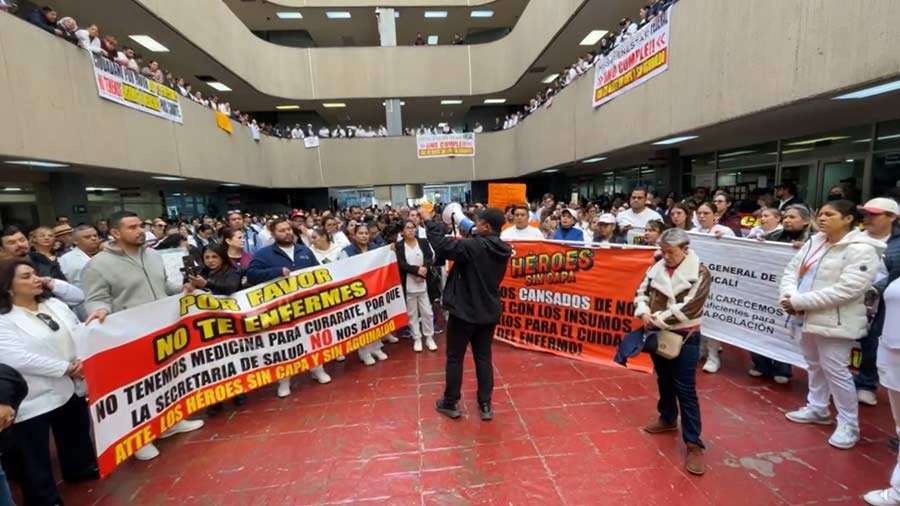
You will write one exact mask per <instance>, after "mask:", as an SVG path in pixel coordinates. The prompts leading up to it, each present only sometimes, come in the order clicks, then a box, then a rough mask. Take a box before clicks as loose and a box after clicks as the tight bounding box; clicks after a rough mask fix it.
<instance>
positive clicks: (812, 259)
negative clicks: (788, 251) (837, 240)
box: [800, 241, 831, 278]
mask: <svg viewBox="0 0 900 506" xmlns="http://www.w3.org/2000/svg"><path fill="white" fill-rule="evenodd" d="M826 246H827V248H826V249H825V251H822V248H825V247H826ZM830 249H831V244H828V241H825V242H823V243H822V244H820V245H819V247H818V248H816V250H815V251H813V252H812V253H810V254H809V255H808V256H807V257H806V261H804V262H803V264H802V265H801V266H800V277H801V278H802V277H803V276H806V273H807V272H809V270H810V269H811V268H812V266H813V265H815V264H816V263H817V262H818V261H819V260H821V259H822V257H824V256H825V253H828V250H830ZM819 252H821V253H822V254H821V255H819Z"/></svg>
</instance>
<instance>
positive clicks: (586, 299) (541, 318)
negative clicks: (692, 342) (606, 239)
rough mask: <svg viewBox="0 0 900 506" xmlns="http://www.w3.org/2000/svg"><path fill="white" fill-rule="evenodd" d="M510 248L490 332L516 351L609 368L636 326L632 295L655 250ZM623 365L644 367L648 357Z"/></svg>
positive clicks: (533, 244) (544, 244)
mask: <svg viewBox="0 0 900 506" xmlns="http://www.w3.org/2000/svg"><path fill="white" fill-rule="evenodd" d="M510 245H511V246H512V247H513V255H512V257H511V258H510V260H509V266H508V267H507V271H506V277H505V278H504V279H503V283H502V284H501V285H500V300H501V302H502V304H503V313H502V314H501V317H500V323H499V324H498V325H497V329H496V331H495V334H494V337H495V338H496V339H498V340H500V341H503V342H506V343H509V344H511V345H513V346H516V347H519V348H524V349H528V350H535V351H543V352H547V353H553V354H555V355H560V356H563V357H569V358H574V359H577V360H582V361H585V362H591V363H595V364H605V365H614V362H613V357H614V356H615V354H616V348H617V346H618V345H619V343H620V342H621V340H622V336H624V335H625V334H626V333H628V332H630V331H631V330H633V329H636V328H638V327H639V326H640V320H638V319H636V318H634V316H633V315H634V293H635V291H636V290H637V288H638V286H640V284H641V281H642V280H643V277H644V273H645V272H646V271H647V269H648V268H649V267H650V266H651V265H652V264H653V254H654V250H653V249H652V248H622V247H616V248H611V247H595V246H591V245H583V246H582V245H567V244H563V243H558V242H550V241H516V242H513V243H510ZM616 367H618V365H616ZM628 367H629V368H630V369H637V370H641V371H645V372H649V371H650V370H651V367H652V366H651V363H650V357H649V356H647V355H646V354H642V355H639V356H637V357H635V358H633V359H630V360H629V361H628Z"/></svg>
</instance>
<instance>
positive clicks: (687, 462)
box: [684, 443, 706, 476]
mask: <svg viewBox="0 0 900 506" xmlns="http://www.w3.org/2000/svg"><path fill="white" fill-rule="evenodd" d="M684 467H685V469H687V472H689V473H691V474H693V475H696V476H702V475H703V473H705V472H706V465H705V464H704V463H703V448H700V447H699V446H697V445H695V444H692V443H688V444H687V456H686V457H685V459H684Z"/></svg>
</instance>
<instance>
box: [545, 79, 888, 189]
mask: <svg viewBox="0 0 900 506" xmlns="http://www.w3.org/2000/svg"><path fill="white" fill-rule="evenodd" d="M844 91H846V90H844ZM831 97H832V95H831V94H829V95H825V96H820V97H816V98H813V99H810V100H804V101H801V102H797V103H794V104H790V105H787V106H783V107H778V108H773V109H769V110H765V111H761V112H759V113H755V114H753V115H750V116H745V117H741V118H736V119H733V120H731V121H727V122H724V123H719V124H716V125H710V126H707V127H704V128H699V129H695V130H692V131H689V132H672V135H671V136H672V137H675V136H679V135H696V136H698V138H697V139H693V140H690V141H686V142H682V143H679V144H675V145H672V146H671V148H677V149H678V151H679V154H680V155H686V156H690V155H698V154H703V153H710V152H712V151H716V150H735V149H740V148H743V147H745V146H750V145H753V144H759V143H764V142H770V141H775V140H778V139H787V138H797V137H808V138H810V139H815V138H820V137H821V136H822V134H828V133H830V132H831V131H834V130H839V129H844V128H849V127H856V126H863V125H867V124H871V123H875V122H881V121H888V120H894V119H897V117H898V113H897V111H900V91H898V92H893V93H886V94H883V95H878V96H875V97H871V98H867V99H863V100H832V99H831ZM666 148H667V147H666V146H653V145H652V144H651V143H650V142H648V143H644V144H639V145H635V146H630V147H627V148H623V149H620V150H617V151H615V152H614V153H608V154H607V153H596V154H595V155H593V156H592V157H596V156H605V157H607V159H606V160H603V161H600V162H595V163H580V162H579V163H574V164H572V163H570V164H565V165H562V166H558V167H554V168H555V169H558V170H559V171H560V172H562V173H564V174H566V175H568V176H590V175H596V174H600V173H603V172H605V171H608V170H612V169H616V168H622V167H628V166H633V165H641V164H647V163H648V162H651V163H652V161H654V160H656V161H657V162H658V163H660V164H661V163H663V162H662V159H663V157H665V155H666V152H667V149H666ZM860 148H861V150H862V151H866V150H867V149H868V147H867V146H866V144H862V145H860ZM551 170H552V169H551Z"/></svg>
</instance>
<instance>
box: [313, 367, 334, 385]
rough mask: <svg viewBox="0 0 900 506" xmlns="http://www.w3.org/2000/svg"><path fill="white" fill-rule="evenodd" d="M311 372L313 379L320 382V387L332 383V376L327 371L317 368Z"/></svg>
mask: <svg viewBox="0 0 900 506" xmlns="http://www.w3.org/2000/svg"><path fill="white" fill-rule="evenodd" d="M309 372H310V374H312V377H313V378H315V379H316V381H318V382H319V384H320V385H325V384H327V383H331V376H329V375H328V373H327V372H325V369H320V368H318V367H316V368H315V369H312V370H310V371H309Z"/></svg>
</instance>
